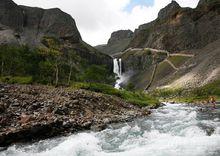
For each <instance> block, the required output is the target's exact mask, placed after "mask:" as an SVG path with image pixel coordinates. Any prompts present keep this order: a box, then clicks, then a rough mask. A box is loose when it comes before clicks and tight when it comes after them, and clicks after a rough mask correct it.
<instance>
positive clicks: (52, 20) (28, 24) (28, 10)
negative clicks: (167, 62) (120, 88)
mask: <svg viewBox="0 0 220 156" xmlns="http://www.w3.org/2000/svg"><path fill="white" fill-rule="evenodd" d="M45 38H47V39H48V38H50V39H54V40H57V41H59V42H60V43H61V45H62V47H63V49H69V50H74V51H75V52H76V53H77V54H78V55H79V56H80V57H81V58H82V59H86V60H87V61H88V62H89V64H97V65H103V64H104V65H107V68H108V69H109V70H110V71H112V66H113V65H112V58H111V57H110V56H108V55H105V54H102V53H100V52H98V51H97V50H96V49H95V48H93V47H91V46H90V45H88V44H87V43H85V42H84V41H83V40H82V38H81V35H80V33H79V31H78V29H77V27H76V23H75V20H74V19H73V18H72V17H71V16H70V15H69V14H67V13H65V12H63V11H61V10H60V9H58V8H53V9H42V8H34V7H27V6H19V5H17V4H15V3H14V2H13V1H12V0H1V1H0V45H17V46H19V45H26V46H28V47H31V48H33V47H45V43H44V42H43V40H44V39H45Z"/></svg>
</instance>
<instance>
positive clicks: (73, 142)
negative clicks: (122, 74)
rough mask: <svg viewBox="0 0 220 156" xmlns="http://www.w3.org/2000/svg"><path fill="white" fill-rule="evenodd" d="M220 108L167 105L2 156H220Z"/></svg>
mask: <svg viewBox="0 0 220 156" xmlns="http://www.w3.org/2000/svg"><path fill="white" fill-rule="evenodd" d="M219 109H220V107H219V106H218V109H216V110H212V109H210V107H208V108H203V111H200V108H199V107H192V106H188V105H184V104H166V105H165V106H163V107H161V108H158V109H156V110H153V112H152V114H151V115H150V116H149V117H146V118H142V119H136V120H135V121H134V122H129V123H121V124H113V125H110V126H109V128H107V129H106V130H104V131H101V132H82V133H78V134H73V135H71V136H69V137H61V138H56V139H49V140H45V141H40V142H37V143H34V144H31V145H23V146H19V145H17V146H11V147H9V148H8V149H7V150H6V151H2V152H0V156H134V155H136V156H219V155H220V112H219Z"/></svg>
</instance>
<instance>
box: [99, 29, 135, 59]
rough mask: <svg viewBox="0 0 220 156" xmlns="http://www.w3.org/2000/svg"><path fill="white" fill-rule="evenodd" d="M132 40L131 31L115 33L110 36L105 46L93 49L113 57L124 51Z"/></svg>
mask: <svg viewBox="0 0 220 156" xmlns="http://www.w3.org/2000/svg"><path fill="white" fill-rule="evenodd" d="M132 38H133V32H132V31H131V30H119V31H115V32H113V33H112V34H111V37H110V39H109V40H108V43H107V44H106V45H99V46H96V47H95V48H96V49H98V50H99V51H101V52H103V53H106V54H108V55H114V54H116V53H119V52H122V51H124V50H125V49H126V47H127V46H128V44H129V43H130V41H131V39H132Z"/></svg>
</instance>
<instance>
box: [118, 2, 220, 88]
mask: <svg viewBox="0 0 220 156" xmlns="http://www.w3.org/2000/svg"><path fill="white" fill-rule="evenodd" d="M219 39H220V1H219V0H213V1H211V0H201V1H200V2H199V4H198V6H197V8H195V9H191V8H181V7H180V6H179V4H178V3H177V2H175V1H172V3H170V4H169V5H168V6H167V7H165V8H163V9H162V10H161V11H160V12H159V14H158V18H157V19H156V20H155V21H153V22H150V23H147V24H144V25H141V26H139V28H138V29H136V30H135V33H134V38H133V39H132V41H131V42H130V44H129V46H128V47H127V48H128V49H127V50H126V51H124V52H123V53H122V54H121V55H120V56H119V57H121V58H122V63H123V71H124V72H125V73H132V75H130V81H128V82H127V84H129V83H132V84H134V86H135V88H136V89H146V88H148V89H154V88H157V87H171V88H180V87H181V88H194V87H199V86H203V85H205V84H208V83H210V82H213V81H215V80H218V79H220V63H219V62H220V60H219V57H220V42H219ZM155 68H156V69H155ZM124 85H126V84H124ZM148 86H149V87H148Z"/></svg>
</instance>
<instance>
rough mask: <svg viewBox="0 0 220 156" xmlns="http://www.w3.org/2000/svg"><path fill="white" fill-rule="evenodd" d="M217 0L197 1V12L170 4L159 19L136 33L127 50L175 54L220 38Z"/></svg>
mask: <svg viewBox="0 0 220 156" xmlns="http://www.w3.org/2000/svg"><path fill="white" fill-rule="evenodd" d="M219 6H220V1H218V0H211V1H200V3H199V5H198V6H197V8H196V9H191V8H181V7H180V6H179V4H178V3H177V2H175V1H172V3H170V4H169V5H168V6H166V7H165V8H163V9H162V10H161V11H160V12H159V14H158V18H157V19H156V20H155V21H153V22H150V23H147V24H143V25H141V26H139V28H138V29H136V30H135V33H134V34H135V35H134V38H133V40H132V41H131V43H130V44H129V46H128V47H133V48H134V47H137V48H140V47H149V48H155V49H166V50H168V51H170V52H178V51H181V50H187V49H198V48H202V47H204V46H205V45H207V44H209V43H211V42H213V41H215V40H217V39H218V38H220V22H219V20H220V19H219V18H220V17H219V16H220V15H219V14H220V9H219Z"/></svg>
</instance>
